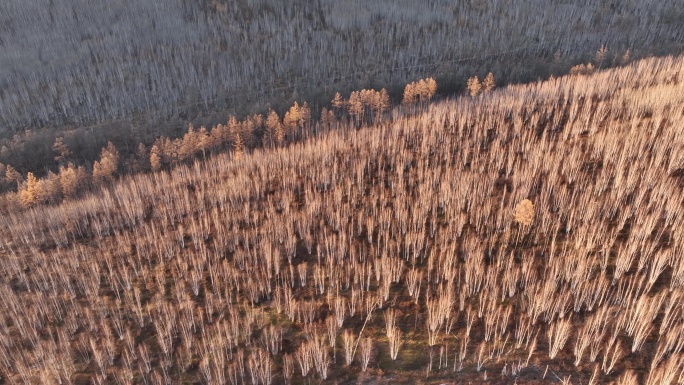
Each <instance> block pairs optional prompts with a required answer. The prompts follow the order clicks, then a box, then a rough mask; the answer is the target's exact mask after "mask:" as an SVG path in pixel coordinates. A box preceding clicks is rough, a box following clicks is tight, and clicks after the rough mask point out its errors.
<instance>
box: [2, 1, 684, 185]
mask: <svg viewBox="0 0 684 385" xmlns="http://www.w3.org/2000/svg"><path fill="white" fill-rule="evenodd" d="M420 4H421V5H420V12H416V8H415V7H416V2H415V1H406V0H401V1H393V2H391V6H389V5H388V3H387V2H384V1H378V0H371V1H350V0H335V1H332V0H317V1H304V0H287V1H278V2H273V1H258V0H241V1H226V0H213V1H189V0H163V1H155V2H149V1H147V2H138V1H128V0H114V1H107V2H92V1H86V0H49V1H47V0H30V1H27V0H5V1H2V2H0V138H1V139H2V142H0V163H4V164H12V165H13V166H14V167H15V168H16V169H17V170H18V171H20V172H21V173H22V174H25V173H26V172H28V171H33V172H37V173H38V174H39V175H41V174H42V175H44V174H45V173H46V172H47V170H48V169H52V170H55V169H56V168H57V164H56V163H55V164H51V163H46V159H52V157H53V156H54V154H53V151H52V145H53V143H54V140H55V138H56V137H58V136H63V137H64V142H65V143H66V144H67V145H68V146H69V147H70V148H71V149H72V151H73V152H74V153H76V154H78V156H79V158H80V159H81V161H82V162H83V163H85V164H89V162H92V160H94V159H96V158H97V156H99V152H100V149H101V148H102V147H104V146H106V144H107V141H109V140H111V141H112V142H113V143H114V144H115V145H116V146H117V148H119V151H121V152H122V155H126V154H128V153H131V152H134V151H135V150H136V146H137V144H138V143H140V142H143V143H148V144H149V143H151V142H152V141H153V140H154V139H155V138H156V137H158V136H159V135H162V134H163V135H170V136H174V135H178V134H179V133H181V132H183V131H185V130H186V129H187V125H188V123H189V122H193V123H195V124H196V125H200V124H206V125H212V124H215V123H217V122H224V123H225V121H226V119H227V117H228V116H229V115H230V114H237V115H242V116H244V115H246V114H251V113H255V112H258V113H265V112H266V111H267V110H268V108H269V107H272V108H274V109H275V110H277V111H278V112H279V113H280V112H282V111H283V109H284V107H285V106H289V105H291V104H292V102H293V101H295V100H299V101H300V102H301V101H303V100H307V101H309V103H310V104H311V105H312V111H313V112H314V113H315V114H317V113H318V111H319V108H318V107H319V106H321V105H325V104H327V103H328V102H329V101H330V99H331V98H332V96H333V95H334V94H335V92H338V91H339V92H343V93H345V92H348V91H350V90H354V89H361V88H364V87H375V88H377V89H379V88H380V87H385V88H387V89H388V91H389V92H390V95H392V97H393V98H394V99H396V98H397V97H398V95H399V93H400V92H401V89H402V87H403V86H404V85H405V84H406V83H408V82H410V81H413V80H415V79H418V78H422V77H427V76H432V77H434V78H435V79H436V80H437V81H438V83H439V84H440V92H441V93H443V94H446V93H452V92H455V91H460V90H461V89H462V88H463V87H464V85H465V81H466V79H467V78H468V77H470V76H473V75H474V74H478V75H480V76H484V75H485V74H486V73H487V72H489V71H492V72H493V73H494V74H495V75H496V76H497V81H498V82H502V83H508V82H522V81H528V80H534V79H537V78H539V77H542V78H543V77H546V76H548V75H549V74H552V73H565V72H567V70H568V69H569V68H570V67H571V66H572V65H575V64H578V63H581V62H587V61H589V60H594V59H595V54H596V51H597V50H598V49H599V48H601V47H605V48H606V49H607V51H606V52H607V53H606V55H605V57H604V58H602V60H600V62H597V63H596V65H597V66H598V67H606V66H611V65H613V64H618V63H620V62H621V60H623V59H624V58H625V53H626V52H627V50H628V49H629V52H630V55H631V58H632V59H634V58H638V57H642V56H647V55H652V54H662V53H676V52H681V50H682V36H683V29H684V25H682V23H681V20H683V19H684V8H683V7H681V1H677V0H666V1H658V2H645V1H631V2H627V1H626V2H615V3H613V4H611V3H608V2H603V1H597V0H572V1H553V2H548V1H543V0H534V1H526V2H524V3H520V4H517V7H516V8H510V6H509V3H508V2H504V1H458V2H454V1H447V0H428V1H421V3H420ZM27 129H28V130H29V131H28V132H26V130H27ZM17 133H19V134H18V135H15V134H17ZM27 155H30V156H27Z"/></svg>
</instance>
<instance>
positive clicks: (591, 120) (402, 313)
mask: <svg viewBox="0 0 684 385" xmlns="http://www.w3.org/2000/svg"><path fill="white" fill-rule="evenodd" d="M682 76H684V57H676V58H672V57H667V58H654V59H646V60H641V61H638V62H635V63H633V64H631V65H629V66H627V67H624V68H617V69H610V70H604V71H600V72H597V73H595V74H593V75H590V76H585V75H572V76H570V75H569V76H564V77H560V78H555V79H551V80H548V81H544V82H538V83H532V84H525V85H515V86H508V87H505V88H500V89H497V90H495V91H493V92H491V93H487V94H483V95H479V96H477V97H461V98H456V99H449V100H443V101H440V102H436V103H432V104H429V105H427V106H426V107H424V108H417V109H403V108H397V109H395V110H394V111H393V113H392V116H391V118H390V119H386V120H384V121H382V122H380V123H377V124H374V125H372V126H363V127H361V128H360V129H357V128H356V127H354V126H351V125H350V126H349V127H341V128H340V129H337V130H332V131H328V132H325V133H322V134H321V135H319V136H318V137H315V138H311V139H309V140H306V141H304V142H298V143H294V144H292V145H290V146H289V147H286V148H276V149H257V150H255V151H253V152H252V153H246V154H244V155H243V156H240V157H236V156H234V154H233V153H225V154H220V155H216V156H212V157H209V158H207V159H206V160H197V161H195V162H194V163H193V164H190V165H179V166H177V167H175V168H173V169H172V170H170V171H161V172H156V173H149V174H139V175H133V176H125V177H123V178H121V179H120V180H118V181H117V182H115V183H114V184H112V185H111V186H110V187H109V188H106V189H103V190H101V191H100V192H99V193H97V194H90V195H87V196H85V197H82V198H80V199H77V200H67V201H65V202H63V203H61V204H59V205H53V206H36V207H34V208H31V209H29V210H26V211H21V212H10V213H8V214H7V215H5V216H3V217H1V218H0V273H1V274H0V301H2V302H0V303H1V305H0V306H1V309H2V311H0V314H1V315H2V318H0V369H1V371H0V373H1V376H2V377H1V379H0V383H7V384H9V383H26V384H32V383H44V384H55V383H60V384H62V383H64V384H90V383H93V384H99V383H102V384H133V383H135V384H138V383H149V384H164V383H174V384H176V383H188V384H195V383H198V384H199V383H201V384H234V385H237V384H240V385H242V384H254V385H256V384H284V383H288V384H289V383H291V384H309V383H338V384H354V383H407V384H408V383H430V384H432V383H434V384H440V383H445V382H446V383H449V382H451V381H453V382H455V383H459V382H464V383H465V382H468V381H469V382H471V383H485V382H488V383H513V382H515V381H517V383H519V384H524V383H527V384H535V383H556V382H560V381H564V382H565V383H589V382H590V381H593V383H610V382H614V383H619V384H669V383H674V382H676V381H681V378H682V376H683V375H684V353H683V352H682V348H683V347H684V302H683V301H682V299H683V298H684V287H682V286H683V285H684V258H682V257H681V256H682V252H683V251H684V249H683V247H684V243H683V242H682V240H681V239H680V238H679V237H678V235H679V234H681V232H682V230H684V229H682V226H684V220H682V219H683V218H682V215H683V212H682V203H683V199H684V193H683V191H682V187H683V186H684V179H682V178H683V175H684V135H682V134H681V128H682V127H683V125H684V108H683V106H684V81H682V78H681V77H682Z"/></svg>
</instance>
